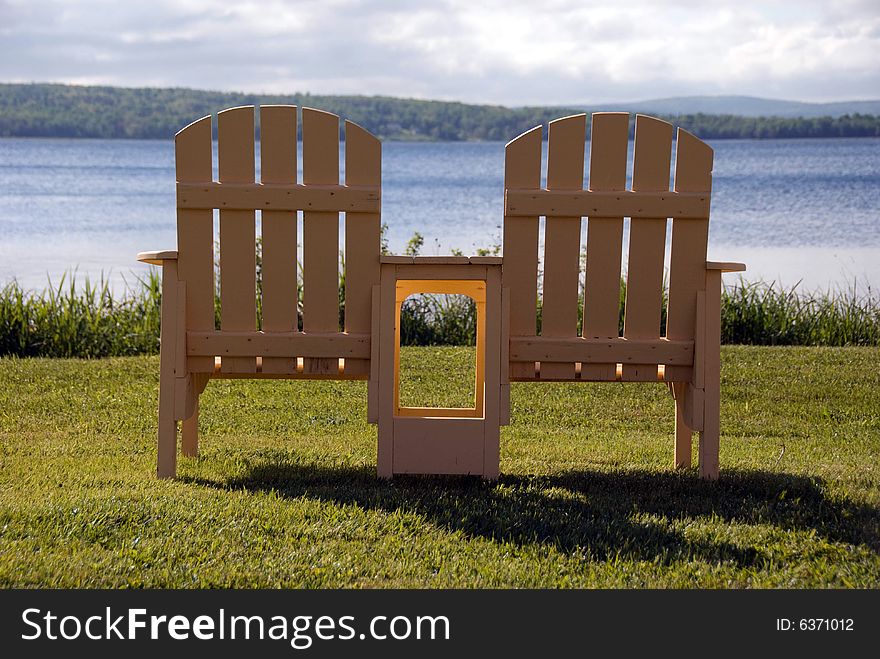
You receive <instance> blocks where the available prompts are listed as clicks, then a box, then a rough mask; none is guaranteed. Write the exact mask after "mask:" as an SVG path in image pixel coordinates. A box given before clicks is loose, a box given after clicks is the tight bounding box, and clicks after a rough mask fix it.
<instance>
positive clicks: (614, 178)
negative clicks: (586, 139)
mask: <svg viewBox="0 0 880 659" xmlns="http://www.w3.org/2000/svg"><path fill="white" fill-rule="evenodd" d="M590 133H591V136H590V184H589V186H590V190H593V191H600V192H619V191H622V190H624V189H625V188H626V150H627V139H628V135H629V114H628V113H626V112H596V113H594V114H593V119H592V128H591V131H590ZM622 241H623V217H622V216H618V217H600V216H592V215H591V216H590V217H588V218H587V263H586V273H585V281H584V328H583V332H582V334H583V336H585V337H587V338H591V339H594V338H601V339H605V338H612V337H617V336H619V334H620V329H619V315H620V311H619V308H620V261H621V252H622V250H623V245H622ZM616 369H617V364H611V363H609V364H584V365H582V366H581V377H582V378H590V379H599V380H606V379H613V378H614V376H615V372H616Z"/></svg>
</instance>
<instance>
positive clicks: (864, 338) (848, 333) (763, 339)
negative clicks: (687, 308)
mask: <svg viewBox="0 0 880 659" xmlns="http://www.w3.org/2000/svg"><path fill="white" fill-rule="evenodd" d="M721 340H722V341H723V342H724V343H739V344H750V345H796V346H876V345H880V298H878V297H877V296H876V295H875V294H874V293H873V292H872V290H871V288H870V287H868V288H867V290H866V292H864V293H859V290H858V287H857V286H856V285H855V284H853V286H852V288H851V289H849V290H829V291H826V292H823V293H806V292H801V291H798V287H797V286H793V287H792V288H789V289H785V288H781V287H779V286H777V285H775V284H773V283H770V284H767V283H765V282H756V283H747V282H745V281H743V280H742V279H740V280H739V281H738V282H737V284H736V285H734V286H733V287H731V288H728V289H726V290H725V291H724V295H723V298H722V304H721Z"/></svg>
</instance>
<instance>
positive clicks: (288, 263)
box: [260, 105, 297, 373]
mask: <svg viewBox="0 0 880 659" xmlns="http://www.w3.org/2000/svg"><path fill="white" fill-rule="evenodd" d="M296 123H297V122H296V106H295V105H264V106H262V107H260V180H261V182H262V183H296V164H297V155H296ZM261 218H262V221H261V227H262V238H263V240H262V245H263V252H262V259H263V261H262V294H263V299H262V311H263V331H265V332H293V331H296V329H297V317H296V309H297V287H296V277H297V272H296V269H297V267H296V252H297V247H296V211H277V210H272V211H269V210H263V211H261ZM295 370H296V358H295V357H291V358H283V357H265V358H263V372H264V373H293V372H294V371H295Z"/></svg>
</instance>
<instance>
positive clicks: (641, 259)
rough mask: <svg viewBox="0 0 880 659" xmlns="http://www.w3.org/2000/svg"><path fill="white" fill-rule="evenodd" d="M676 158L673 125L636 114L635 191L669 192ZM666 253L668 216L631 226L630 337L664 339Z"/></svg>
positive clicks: (626, 319)
mask: <svg viewBox="0 0 880 659" xmlns="http://www.w3.org/2000/svg"><path fill="white" fill-rule="evenodd" d="M671 155H672V125H671V124H669V123H667V122H665V121H660V120H659V119H654V118H653V117H647V116H644V115H638V116H636V135H635V145H634V147H633V175H632V189H633V190H634V191H636V192H662V191H667V190H669V164H670V159H671ZM665 249H666V218H665V217H658V218H639V219H637V220H633V221H631V222H630V229H629V258H628V259H627V264H628V265H627V276H626V314H625V317H624V329H623V335H624V336H625V337H626V338H628V339H656V338H659V337H660V316H661V313H660V312H661V309H662V304H663V257H664V254H665ZM624 370H626V366H624Z"/></svg>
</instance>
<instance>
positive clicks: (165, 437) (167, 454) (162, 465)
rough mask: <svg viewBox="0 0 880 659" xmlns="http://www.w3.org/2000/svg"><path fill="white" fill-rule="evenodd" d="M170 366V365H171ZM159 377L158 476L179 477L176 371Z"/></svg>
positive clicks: (163, 372)
mask: <svg viewBox="0 0 880 659" xmlns="http://www.w3.org/2000/svg"><path fill="white" fill-rule="evenodd" d="M169 366H170V365H169ZM166 370H168V369H162V372H161V374H160V377H159V442H158V451H157V453H158V458H157V465H156V474H157V476H158V477H159V478H174V477H175V476H176V475H177V421H176V420H175V419H174V371H173V370H172V371H171V372H170V374H168V376H167V377H166V373H165V371H166Z"/></svg>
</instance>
